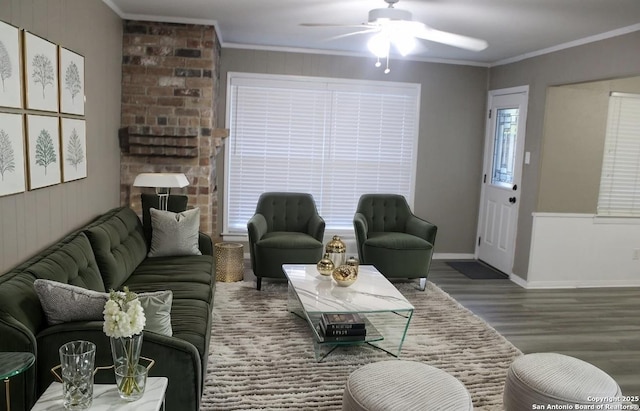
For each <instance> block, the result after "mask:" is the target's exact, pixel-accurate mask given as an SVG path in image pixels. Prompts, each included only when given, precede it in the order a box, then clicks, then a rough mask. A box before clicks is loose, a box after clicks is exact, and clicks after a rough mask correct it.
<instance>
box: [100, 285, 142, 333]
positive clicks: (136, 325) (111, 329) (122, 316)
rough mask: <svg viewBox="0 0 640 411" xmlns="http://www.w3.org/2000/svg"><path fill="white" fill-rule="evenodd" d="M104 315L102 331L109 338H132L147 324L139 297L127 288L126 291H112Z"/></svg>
mask: <svg viewBox="0 0 640 411" xmlns="http://www.w3.org/2000/svg"><path fill="white" fill-rule="evenodd" d="M102 313H103V314H104V326H103V327H102V330H103V331H104V333H105V334H106V335H107V337H115V338H119V337H131V336H132V335H135V334H139V333H140V332H141V331H142V330H143V329H144V325H145V323H146V319H145V317H144V310H143V309H142V305H140V301H139V300H138V295H137V294H136V293H134V292H131V291H129V289H128V288H127V287H124V291H113V290H112V291H111V293H110V295H109V299H108V300H107V302H106V303H105V305H104V311H103V312H102Z"/></svg>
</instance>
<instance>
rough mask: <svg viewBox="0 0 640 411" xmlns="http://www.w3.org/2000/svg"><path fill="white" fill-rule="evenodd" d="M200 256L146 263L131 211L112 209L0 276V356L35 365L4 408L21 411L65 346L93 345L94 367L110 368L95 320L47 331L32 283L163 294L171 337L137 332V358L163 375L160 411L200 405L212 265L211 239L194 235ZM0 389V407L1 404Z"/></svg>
mask: <svg viewBox="0 0 640 411" xmlns="http://www.w3.org/2000/svg"><path fill="white" fill-rule="evenodd" d="M199 240H200V241H199V247H200V251H201V252H202V254H203V255H198V256H196V255H193V256H179V257H157V258H147V253H148V251H149V242H148V240H147V238H146V237H145V234H144V231H143V227H142V223H141V222H140V219H139V218H138V216H137V215H136V214H135V212H134V211H132V210H131V209H129V208H127V207H119V208H115V209H113V210H110V211H108V212H107V213H105V214H104V215H102V216H100V217H98V218H97V219H96V220H94V221H93V222H91V223H90V224H88V225H87V226H85V227H83V228H81V229H79V230H77V231H75V232H73V233H71V234H69V235H68V236H66V237H65V238H63V239H62V240H60V241H58V242H57V243H56V244H53V245H52V246H50V247H49V248H47V249H45V250H43V251H42V252H40V253H38V254H37V255H36V256H34V257H32V258H31V259H29V260H28V261H26V262H24V263H22V264H20V265H19V266H17V267H15V268H13V269H12V270H11V271H9V272H7V273H5V274H3V275H0V351H28V352H32V353H34V354H35V355H36V364H35V365H34V366H33V367H32V368H31V369H29V370H28V371H27V372H25V373H23V374H21V375H18V376H16V377H13V378H12V379H11V409H12V410H29V409H31V406H32V405H33V404H34V403H35V401H36V400H37V398H38V397H39V396H40V395H41V394H42V393H43V392H44V391H45V390H46V388H47V387H48V386H49V384H50V383H51V382H52V381H53V377H52V374H51V372H50V369H51V368H52V367H54V366H55V365H57V364H59V362H60V360H59V355H58V348H59V347H60V346H61V345H62V344H64V343H65V342H68V341H72V340H78V339H83V340H88V341H92V342H94V343H95V344H96V346H97V352H96V366H103V365H110V364H112V362H113V361H112V359H111V352H110V348H109V340H108V338H107V337H106V335H105V334H104V333H103V331H102V321H81V322H80V321H79V322H69V323H63V324H58V325H53V326H49V325H48V324H47V321H46V318H45V315H44V312H43V310H42V308H41V306H40V301H39V300H38V296H37V295H36V293H35V290H34V288H33V282H34V281H35V280H36V279H38V278H42V279H48V280H55V281H59V282H63V283H68V284H72V285H76V286H81V287H85V288H88V289H91V290H96V291H108V290H109V289H111V288H114V289H121V288H122V287H123V286H128V287H129V289H131V290H132V291H135V292H145V291H158V290H171V291H172V292H173V303H172V307H171V323H172V328H173V336H171V337H168V336H164V335H160V334H155V333H152V332H145V334H144V342H143V345H142V355H143V356H145V357H149V358H153V359H154V360H155V361H156V363H155V365H154V366H153V368H152V369H151V371H150V376H166V377H168V379H169V385H168V388H167V393H166V409H167V410H193V411H197V410H198V409H199V406H200V397H201V394H202V390H203V386H204V377H205V374H206V367H207V360H208V352H209V340H210V333H211V317H212V314H211V311H212V307H213V295H214V291H215V267H214V258H213V257H212V255H213V245H212V243H211V239H210V238H209V237H208V236H206V235H204V234H202V233H201V234H200V237H199ZM95 381H96V383H113V382H114V376H113V372H112V371H100V372H98V373H97V374H96V377H95ZM4 402H5V398H4V390H2V393H1V394H0V403H2V404H4Z"/></svg>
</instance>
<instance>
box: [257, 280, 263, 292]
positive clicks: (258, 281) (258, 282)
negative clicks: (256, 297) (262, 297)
mask: <svg viewBox="0 0 640 411" xmlns="http://www.w3.org/2000/svg"><path fill="white" fill-rule="evenodd" d="M261 288H262V277H258V278H257V285H256V289H257V290H258V291H260V289H261Z"/></svg>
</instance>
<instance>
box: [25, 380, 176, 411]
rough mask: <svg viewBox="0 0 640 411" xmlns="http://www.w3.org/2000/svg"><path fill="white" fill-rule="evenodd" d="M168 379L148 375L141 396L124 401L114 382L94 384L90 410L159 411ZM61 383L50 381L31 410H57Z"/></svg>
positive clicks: (59, 407)
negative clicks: (134, 399)
mask: <svg viewBox="0 0 640 411" xmlns="http://www.w3.org/2000/svg"><path fill="white" fill-rule="evenodd" d="M168 382H169V380H168V379H167V378H166V377H149V378H148V379H147V385H146V387H145V389H144V395H143V396H142V398H140V399H139V400H136V401H132V402H126V401H125V400H123V399H122V398H120V396H119V395H118V389H117V387H116V385H115V384H94V385H93V403H92V404H91V410H92V411H108V410H114V409H117V410H118V411H160V410H164V395H165V392H166V390H167V384H168ZM62 400H63V398H62V384H61V383H59V382H52V383H51V385H50V386H49V388H47V390H46V391H45V392H44V394H42V397H40V399H38V402H36V405H34V406H33V408H32V409H31V411H54V410H56V411H58V410H61V409H62Z"/></svg>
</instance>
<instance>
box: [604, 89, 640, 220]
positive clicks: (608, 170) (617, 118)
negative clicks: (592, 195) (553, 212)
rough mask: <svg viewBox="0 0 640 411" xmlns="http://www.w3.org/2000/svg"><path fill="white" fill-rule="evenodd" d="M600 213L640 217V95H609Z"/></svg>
mask: <svg viewBox="0 0 640 411" xmlns="http://www.w3.org/2000/svg"><path fill="white" fill-rule="evenodd" d="M598 215H604V216H630V217H638V216H640V94H628V93H611V96H610V97H609V114H608V118H607V130H606V137H605V147H604V159H603V164H602V177H601V179H600V195H599V198H598Z"/></svg>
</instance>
